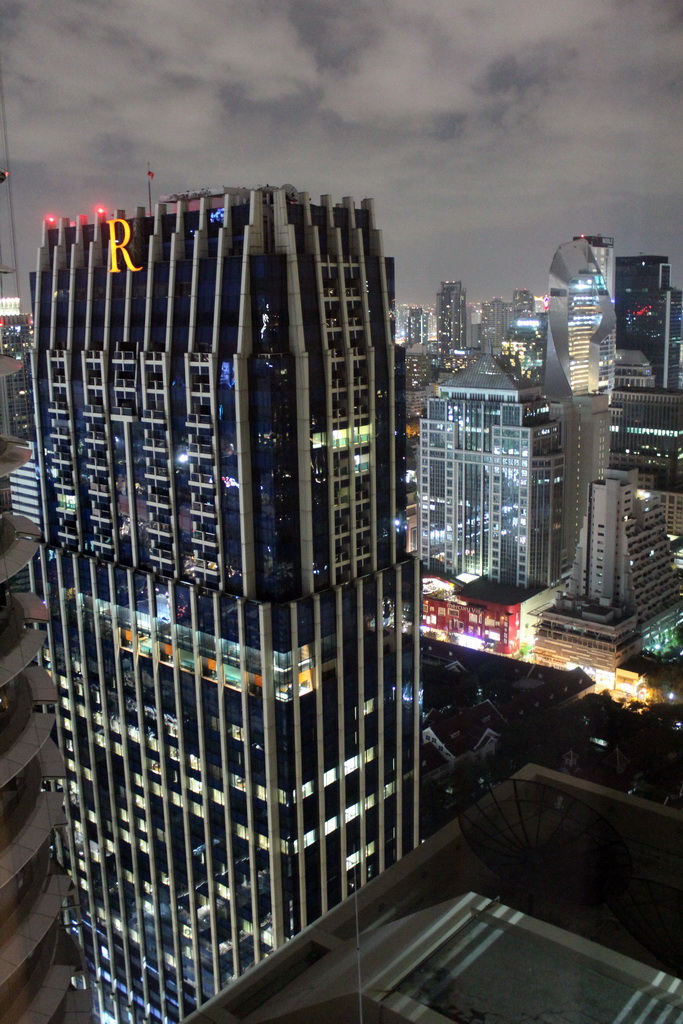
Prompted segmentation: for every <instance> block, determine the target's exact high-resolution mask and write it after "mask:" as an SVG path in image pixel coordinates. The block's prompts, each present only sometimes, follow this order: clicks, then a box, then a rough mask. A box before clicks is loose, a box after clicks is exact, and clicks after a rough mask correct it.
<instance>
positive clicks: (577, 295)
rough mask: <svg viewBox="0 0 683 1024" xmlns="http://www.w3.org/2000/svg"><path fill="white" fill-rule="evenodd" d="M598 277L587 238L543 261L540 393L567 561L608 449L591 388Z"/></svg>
mask: <svg viewBox="0 0 683 1024" xmlns="http://www.w3.org/2000/svg"><path fill="white" fill-rule="evenodd" d="M614 323H615V318H614V310H613V308H612V302H611V299H610V296H609V293H608V291H607V287H606V284H605V279H604V277H603V274H602V271H601V269H600V266H599V264H598V260H597V259H596V257H595V255H594V253H593V251H592V249H591V246H590V244H589V242H588V240H587V239H585V238H579V239H575V240H574V241H572V242H566V243H565V244H564V245H561V246H560V247H559V248H558V250H557V252H556V253H555V256H554V258H553V261H552V264H551V267H550V296H549V305H548V344H547V354H546V364H545V392H546V394H547V395H548V398H549V399H550V400H551V414H552V415H553V417H554V418H556V419H558V420H559V421H560V423H561V426H562V448H563V450H564V452H565V456H566V463H565V480H566V485H565V493H564V499H563V516H562V532H563V545H562V546H563V550H564V555H563V557H564V561H565V565H571V564H572V562H573V560H574V554H575V551H576V545H577V543H578V540H579V531H580V528H581V523H582V521H583V517H584V515H585V512H586V502H587V500H588V487H589V484H590V482H591V480H595V479H597V478H598V477H601V476H602V474H603V472H604V470H605V468H606V467H607V459H608V455H609V426H610V424H609V407H608V396H607V395H606V394H604V395H600V394H597V390H598V387H599V383H600V373H599V368H600V346H601V344H602V342H603V341H604V339H606V338H607V336H608V335H609V334H610V332H611V331H612V330H613V329H614Z"/></svg>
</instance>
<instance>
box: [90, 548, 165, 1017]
mask: <svg viewBox="0 0 683 1024" xmlns="http://www.w3.org/2000/svg"><path fill="white" fill-rule="evenodd" d="M91 566H92V568H91V582H92V592H93V594H98V589H97V569H96V566H97V563H95V562H92V563H91ZM75 569H76V563H75V564H74V571H75ZM107 569H108V576H109V588H110V593H111V594H113V595H114V600H113V601H112V602H111V610H112V612H113V615H111V629H112V645H113V650H114V678H113V679H112V678H110V677H108V676H107V674H106V672H105V665H104V657H103V653H102V649H101V637H100V615H99V609H98V608H97V607H93V617H94V621H95V634H96V637H97V664H98V676H99V687H100V702H101V705H102V720H103V721H102V725H103V730H104V742H105V748H104V749H105V757H106V764H107V789H108V793H109V796H110V809H111V814H110V815H108V816H107V815H104V816H103V817H102V816H101V815H100V813H98V821H103V820H105V821H106V820H109V821H110V822H111V826H112V833H113V836H114V858H115V861H116V876H117V878H124V877H125V874H126V872H125V871H124V868H123V861H122V857H121V844H122V842H123V843H124V844H126V843H127V844H128V845H129V848H130V852H131V859H132V862H133V871H132V876H133V882H132V884H133V887H134V890H135V912H136V916H137V928H138V942H139V945H140V955H141V958H143V959H144V957H145V956H146V953H147V937H146V935H145V928H144V920H145V908H144V902H145V900H144V896H143V894H142V892H141V878H142V875H141V871H140V868H139V863H138V857H139V849H138V846H137V843H136V842H135V841H134V838H133V837H134V835H135V802H134V798H133V785H134V780H133V778H132V771H131V757H130V749H131V742H130V739H131V737H130V734H129V726H128V718H129V715H130V711H129V709H128V708H127V707H126V704H125V698H124V679H123V672H122V668H121V645H120V639H121V632H120V628H119V624H118V604H117V602H116V578H115V572H114V566H113V565H111V564H110V565H109V566H107ZM127 576H128V594H129V595H130V594H132V593H133V591H132V590H131V589H130V588H131V587H132V582H133V581H132V572H131V571H130V570H128V571H127ZM96 600H97V603H98V604H99V597H98V598H97V599H96ZM133 604H134V601H130V602H129V606H128V610H129V613H130V622H131V641H132V642H131V648H133V650H135V651H136V650H137V628H136V622H135V611H134V607H131V605H133ZM132 659H133V665H134V669H133V671H134V685H135V690H136V703H137V708H136V714H137V729H138V734H141V736H142V737H144V729H145V721H144V710H143V700H142V696H141V694H140V692H139V691H140V686H139V673H138V671H137V664H136V659H137V655H136V654H134V655H133V656H132ZM112 689H113V690H114V693H115V694H116V704H117V708H118V719H119V735H118V738H117V736H116V733H115V731H114V730H113V729H112V727H111V724H112V723H111V717H110V714H109V704H108V694H109V693H110V692H111V690H112ZM141 742H142V743H144V739H141ZM117 745H120V749H121V752H122V756H121V761H122V762H123V780H124V787H123V788H124V789H125V795H124V796H123V801H122V802H123V807H122V806H121V792H120V790H121V788H122V787H121V781H122V780H121V778H120V776H117V773H116V772H115V770H114V765H113V761H112V756H111V752H112V750H114V749H115V748H116V746H117ZM133 746H135V744H134V743H133ZM143 771H144V769H143ZM141 783H142V786H143V790H144V789H145V781H144V778H143V779H142V780H141ZM93 792H94V793H95V794H96V795H95V799H96V800H98V799H99V794H100V789H99V786H97V785H95V784H94V785H93ZM143 801H144V804H145V819H146V820H147V821H149V820H151V817H150V813H149V800H148V799H147V796H146V794H145V796H144V797H143ZM122 810H123V811H125V814H126V816H127V819H128V821H127V824H128V829H127V831H128V839H127V840H126V838H125V837H124V838H122V836H121V832H122V831H124V830H123V829H122V827H121V823H120V820H119V819H120V816H121V811H122ZM151 873H152V877H154V871H153V861H152V872H151ZM118 897H119V906H120V914H121V937H122V942H123V950H124V958H125V964H126V984H127V988H128V991H132V989H131V985H132V984H133V983H134V981H135V980H136V979H135V978H134V977H133V972H132V968H131V964H130V952H129V950H130V945H131V936H130V934H129V919H130V918H129V914H128V913H127V910H126V906H125V901H126V897H125V892H124V889H123V887H121V888H120V889H119V892H118ZM156 909H157V908H156V904H155V912H156ZM107 918H108V920H109V919H111V913H110V912H109V909H108V908H107ZM157 924H158V922H157ZM155 938H156V941H157V943H159V941H160V939H161V935H160V932H159V930H158V928H157V929H156V930H155ZM159 959H161V958H159ZM159 971H160V980H161V981H162V982H163V978H164V974H163V967H162V965H161V963H160V964H159ZM146 973H147V972H143V992H144V999H145V1002H148V1001H149V982H148V977H145V975H146Z"/></svg>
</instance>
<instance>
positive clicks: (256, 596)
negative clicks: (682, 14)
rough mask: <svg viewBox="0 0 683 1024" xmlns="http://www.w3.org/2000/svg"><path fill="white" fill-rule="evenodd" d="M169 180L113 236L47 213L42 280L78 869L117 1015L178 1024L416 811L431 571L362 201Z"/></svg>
mask: <svg viewBox="0 0 683 1024" xmlns="http://www.w3.org/2000/svg"><path fill="white" fill-rule="evenodd" d="M167 198H168V201H167V203H166V204H161V205H159V206H158V207H157V209H156V213H155V216H154V217H147V216H146V215H145V211H144V209H138V210H137V212H136V214H135V216H133V217H131V218H126V216H125V213H124V212H123V211H117V213H116V217H115V218H114V220H115V221H117V223H113V224H112V225H111V230H112V231H116V232H117V234H116V235H115V236H113V237H114V238H115V239H116V245H114V244H113V243H110V231H109V230H108V225H107V224H105V222H104V221H103V220H102V221H98V222H97V223H95V224H89V223H87V222H86V221H84V220H78V221H77V222H76V223H75V224H72V225H70V224H69V222H68V221H66V220H64V221H62V222H61V223H60V224H59V225H58V226H57V227H56V228H54V229H50V230H47V229H46V231H45V235H44V239H43V245H42V247H41V250H40V257H39V268H38V272H37V274H36V276H35V280H34V282H33V286H34V302H35V329H36V342H37V353H36V366H35V379H36V381H37V386H38V405H39V423H38V431H39V451H40V458H41V467H40V468H41V476H42V479H43V482H44V486H43V495H42V497H43V511H44V516H45V533H46V543H45V546H44V549H43V559H42V567H43V584H44V588H45V596H46V599H47V601H48V604H49V608H50V613H51V619H50V624H49V632H50V651H51V659H52V662H51V668H52V674H53V677H54V679H55V681H56V682H57V685H58V689H59V694H60V703H59V709H58V721H59V729H60V741H61V745H62V749H63V752H64V754H65V758H66V763H67V770H68V797H69V800H68V811H69V818H70V826H71V845H70V866H71V870H72V871H73V873H74V877H75V879H76V881H77V883H78V885H79V889H80V892H81V902H82V939H83V942H84V946H85V951H86V957H87V961H88V964H89V968H90V971H91V973H92V976H93V978H94V987H95V991H96V995H97V998H98V1000H99V1004H100V1011H101V1013H102V1014H103V1015H104V1019H105V1020H107V1019H114V1020H117V1021H129V1020H135V1021H152V1020H162V1019H168V1020H177V1019H179V1018H181V1017H183V1016H184V1015H185V1014H187V1013H188V1012H189V1011H190V1010H192V1009H193V1008H194V1007H195V1006H196V1005H199V1004H200V1003H201V1002H203V1001H204V1000H205V999H207V998H208V997H210V996H211V995H213V994H214V993H215V992H216V991H218V990H219V989H220V988H221V987H222V986H223V985H225V984H226V983H227V982H228V981H229V980H230V979H231V978H232V977H234V976H235V975H237V974H238V973H240V972H241V971H243V970H244V969H245V968H246V967H248V966H249V965H250V964H251V963H253V962H254V961H255V960H259V959H260V958H261V957H263V956H264V955H266V954H267V953H268V952H269V951H270V950H271V949H273V948H274V947H276V946H278V945H280V944H281V943H282V942H283V941H284V940H285V939H287V938H288V937H289V936H291V935H293V934H294V933H296V932H297V931H299V930H300V929H301V928H303V927H305V925H306V924H307V923H308V922H310V921H312V920H314V919H315V918H316V917H317V916H318V915H319V914H320V913H322V912H323V911H325V910H326V909H327V908H328V907H330V906H333V905H334V904H335V903H337V902H339V901H340V900H341V899H343V898H344V897H345V896H346V895H347V894H348V893H349V892H351V891H352V890H353V889H354V888H355V887H356V886H357V885H359V884H362V883H363V882H365V881H366V880H367V879H369V878H371V877H373V876H374V875H375V874H377V872H379V871H381V870H382V869H383V868H384V867H385V866H387V865H388V864H390V863H392V862H394V861H395V860H397V859H398V858H399V857H400V856H401V855H402V854H403V853H405V852H406V851H407V850H409V849H411V848H412V847H413V846H414V845H415V843H416V842H417V828H418V814H417V796H418V779H417V768H418V764H419V762H418V761H417V758H416V749H417V742H418V728H417V724H418V710H419V709H418V645H417V639H418V629H419V569H418V563H417V562H416V561H415V560H413V559H412V558H410V557H409V556H407V555H406V554H405V495H404V479H405V465H404V461H405V460H404V449H403V445H404V437H405V429H404V422H403V417H404V398H403V369H402V364H401V353H400V351H399V350H396V349H395V348H394V345H393V340H392V324H391V309H392V306H393V265H392V262H391V261H390V260H388V259H385V258H384V255H383V251H382V241H381V235H380V233H379V232H378V231H377V229H376V228H375V224H374V216H373V207H372V202H371V201H370V200H365V201H364V202H363V203H362V204H361V206H360V207H356V206H355V205H354V203H353V201H352V200H350V199H345V200H344V201H343V202H342V203H341V204H337V205H335V204H333V203H332V202H331V200H330V199H329V197H323V198H322V200H321V202H320V204H319V205H315V204H313V203H311V201H310V200H309V197H308V195H307V194H305V193H298V192H296V191H295V190H294V189H293V188H291V187H289V186H286V187H284V188H282V189H273V188H269V187H265V188H259V189H254V190H251V191H249V190H245V189H227V190H225V191H224V192H221V193H220V194H218V195H215V194H212V193H209V192H205V193H184V194H183V195H179V196H175V197H167ZM171 204H174V206H175V208H173V206H172V205H171ZM126 239H128V241H126ZM119 240H121V241H120V242H119ZM124 242H125V243H126V246H127V248H126V249H125V252H126V253H127V256H128V259H129V261H130V266H131V267H133V268H136V269H126V268H125V267H124V265H123V259H124V252H123V249H122V248H121V247H122V246H123V245H124ZM117 260H118V261H119V263H120V264H121V269H120V270H118V272H112V270H115V268H116V266H117ZM137 268H139V269H137Z"/></svg>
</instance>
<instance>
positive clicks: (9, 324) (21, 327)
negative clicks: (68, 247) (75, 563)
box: [0, 298, 40, 523]
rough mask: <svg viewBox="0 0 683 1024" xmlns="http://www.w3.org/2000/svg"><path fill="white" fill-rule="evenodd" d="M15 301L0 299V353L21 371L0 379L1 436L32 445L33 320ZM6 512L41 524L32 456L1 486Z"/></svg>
mask: <svg viewBox="0 0 683 1024" xmlns="http://www.w3.org/2000/svg"><path fill="white" fill-rule="evenodd" d="M19 310H20V303H19V299H18V298H3V299H0V351H1V352H2V354H3V355H7V356H10V357H11V358H13V359H17V360H19V362H20V363H21V364H22V368H21V370H19V371H18V372H17V373H15V374H12V375H11V376H8V377H4V378H2V379H0V433H3V434H11V435H12V436H13V437H18V438H21V439H22V440H23V441H30V442H31V444H32V445H33V444H34V443H35V419H34V415H33V401H32V396H31V389H32V384H31V373H30V352H31V349H32V347H33V318H32V317H31V316H30V315H28V314H23V313H20V311H19ZM0 502H2V506H3V507H4V508H5V509H9V508H10V507H11V508H12V510H13V511H14V512H17V513H19V514H21V515H26V516H29V518H30V519H32V520H33V521H34V522H35V523H40V504H39V498H38V481H37V480H36V461H35V456H34V455H32V456H31V458H30V459H29V460H28V461H27V462H26V463H24V465H23V466H20V467H19V468H18V469H17V471H16V472H15V473H13V474H12V477H11V479H9V480H6V481H4V482H3V485H2V486H0Z"/></svg>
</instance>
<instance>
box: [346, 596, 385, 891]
mask: <svg viewBox="0 0 683 1024" xmlns="http://www.w3.org/2000/svg"><path fill="white" fill-rule="evenodd" d="M366 579H371V580H373V581H376V582H377V591H376V595H375V596H376V599H377V604H376V607H375V643H376V645H377V650H378V655H379V658H381V650H382V649H381V636H382V618H381V615H378V612H379V590H380V588H379V578H378V577H377V576H372V577H366ZM364 591H365V584H364V580H363V578H362V577H361V579H358V580H356V645H357V646H356V650H357V657H358V669H357V673H356V681H357V684H358V692H357V696H356V736H357V744H356V749H357V750H358V755H357V757H358V775H359V786H358V809H359V812H360V838H359V843H360V847H359V850H358V854H359V858H360V859H359V860H358V861H357V865H356V871H355V872H354V876H353V877H354V879H356V880H357V879H360V884H361V885H363V884H364V883H365V882H366V881H367V856H366V852H367V851H366V846H367V814H366V807H365V772H366V760H365V755H366V749H365V721H364V715H365V632H366V627H365V595H364ZM380 671H381V663H380V662H379V661H378V666H377V672H378V673H379V672H380ZM380 678H381V676H380ZM347 874H348V870H347ZM355 888H357V885H356V886H355Z"/></svg>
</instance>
